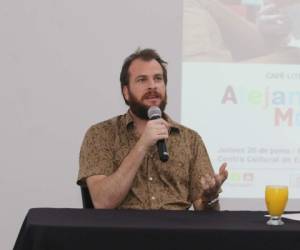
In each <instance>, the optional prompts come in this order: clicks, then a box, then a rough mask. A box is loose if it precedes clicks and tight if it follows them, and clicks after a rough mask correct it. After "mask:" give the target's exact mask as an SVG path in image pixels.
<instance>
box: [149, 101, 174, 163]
mask: <svg viewBox="0 0 300 250" xmlns="http://www.w3.org/2000/svg"><path fill="white" fill-rule="evenodd" d="M148 118H149V119H150V120H156V119H159V118H161V110H160V108H159V107H156V106H152V107H150V108H149V109H148ZM156 144H157V148H158V154H159V159H160V160H161V161H162V162H166V161H167V160H168V159H169V153H168V149H167V145H166V142H165V140H164V139H161V140H158V141H157V143H156Z"/></svg>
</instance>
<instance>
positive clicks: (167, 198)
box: [77, 49, 228, 210]
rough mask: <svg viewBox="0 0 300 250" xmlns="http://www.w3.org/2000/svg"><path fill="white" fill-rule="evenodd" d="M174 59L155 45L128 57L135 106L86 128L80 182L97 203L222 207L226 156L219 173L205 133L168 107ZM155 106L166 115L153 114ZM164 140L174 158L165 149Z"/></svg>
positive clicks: (125, 69)
mask: <svg viewBox="0 0 300 250" xmlns="http://www.w3.org/2000/svg"><path fill="white" fill-rule="evenodd" d="M166 64H167V63H166V62H165V61H164V60H163V59H162V58H161V57H160V56H159V54H158V53H157V52H156V51H155V50H153V49H144V50H137V51H136V52H134V53H133V54H131V55H130V56H129V57H127V58H126V59H125V61H124V64H123V66H122V70H121V74H120V82H121V91H122V94H123V97H124V100H125V103H126V104H127V105H128V106H129V110H128V112H127V113H125V114H123V115H119V116H117V117H114V118H112V119H110V120H107V121H103V122H101V123H98V124H96V125H93V126H92V127H91V128H90V129H89V130H88V131H87V133H86V135H85V138H84V140H83V143H82V147H81V151H80V169H79V176H78V181H77V183H78V184H79V185H86V186H87V187H88V190H89V192H90V195H91V198H92V202H93V205H94V207H95V208H105V209H114V208H119V209H169V210H185V209H189V208H190V207H191V206H192V205H193V207H194V209H195V210H204V209H213V210H217V209H219V202H218V194H219V192H220V188H221V185H222V184H223V182H224V181H225V179H226V178H227V175H228V172H227V170H226V163H223V164H222V166H221V167H220V169H219V173H217V174H215V173H214V171H213V168H212V166H211V162H210V159H209V156H208V153H207V151H206V148H205V145H204V143H203V141H202V139H201V137H200V136H199V135H198V134H197V133H196V132H195V131H193V130H191V129H189V128H186V127H184V126H182V125H180V124H178V123H176V122H175V121H173V120H172V119H171V118H170V117H169V116H168V115H167V114H166V113H165V112H164V110H165V107H166V104H167V91H166V85H167V80H168V78H167V69H166ZM153 106H154V107H159V109H160V110H161V111H162V116H161V118H158V119H154V120H151V119H148V114H147V112H148V109H149V108H150V107H153ZM161 140H164V141H165V143H166V146H167V149H168V154H169V160H168V161H161V159H160V157H159V154H158V152H157V146H156V144H157V142H158V141H161Z"/></svg>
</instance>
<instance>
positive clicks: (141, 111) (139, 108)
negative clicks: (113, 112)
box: [128, 90, 167, 120]
mask: <svg viewBox="0 0 300 250" xmlns="http://www.w3.org/2000/svg"><path fill="white" fill-rule="evenodd" d="M128 95H129V98H130V100H129V101H128V104H129V107H130V110H131V112H132V113H133V114H135V115H136V116H137V117H139V118H141V119H143V120H148V109H149V108H150V106H147V105H145V104H143V103H142V101H143V99H146V98H147V97H148V96H150V95H155V96H157V97H159V98H160V100H161V102H160V105H159V108H160V110H161V112H163V111H164V110H165V108H166V105H167V93H166V94H165V97H164V98H163V97H162V96H161V94H159V93H158V92H157V91H148V92H147V93H146V94H145V95H143V96H142V99H141V100H142V101H141V102H140V101H139V100H138V99H137V98H136V97H135V96H134V95H133V94H132V92H131V91H130V90H128Z"/></svg>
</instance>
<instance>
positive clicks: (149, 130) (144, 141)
mask: <svg viewBox="0 0 300 250" xmlns="http://www.w3.org/2000/svg"><path fill="white" fill-rule="evenodd" d="M167 127H168V124H167V122H166V121H164V120H163V119H157V120H151V121H149V122H148V123H147V125H146V127H145V129H144V132H143V134H142V135H141V137H140V139H139V141H138V142H137V143H136V145H135V146H134V147H133V148H132V149H131V151H130V152H129V154H128V155H127V156H126V157H125V158H124V159H123V161H122V163H121V165H120V166H119V168H118V169H117V170H116V171H115V172H114V173H113V174H111V175H110V176H105V175H94V176H90V177H88V178H87V180H86V182H87V186H88V188H89V191H90V194H91V198H92V201H93V204H94V207H95V208H116V207H117V206H118V205H119V204H120V203H121V202H122V201H123V200H124V198H125V197H126V195H127V194H128V192H129V190H130V188H131V185H132V182H133V180H134V177H135V175H136V173H137V171H138V169H139V167H140V166H141V164H142V162H143V159H144V157H145V155H146V154H147V152H148V149H149V148H150V147H151V146H152V145H154V144H155V143H156V142H157V141H158V140H160V139H166V138H168V129H167Z"/></svg>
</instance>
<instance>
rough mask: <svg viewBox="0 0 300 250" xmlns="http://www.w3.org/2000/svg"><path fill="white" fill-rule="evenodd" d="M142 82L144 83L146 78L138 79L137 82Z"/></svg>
mask: <svg viewBox="0 0 300 250" xmlns="http://www.w3.org/2000/svg"><path fill="white" fill-rule="evenodd" d="M144 81H146V78H139V79H138V82H144Z"/></svg>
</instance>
